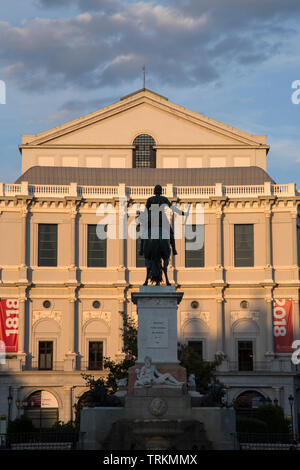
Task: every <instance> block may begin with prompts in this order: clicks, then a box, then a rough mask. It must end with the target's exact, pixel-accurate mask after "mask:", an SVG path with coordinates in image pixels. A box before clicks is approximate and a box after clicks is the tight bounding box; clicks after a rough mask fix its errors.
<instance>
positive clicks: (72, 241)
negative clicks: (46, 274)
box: [69, 203, 77, 284]
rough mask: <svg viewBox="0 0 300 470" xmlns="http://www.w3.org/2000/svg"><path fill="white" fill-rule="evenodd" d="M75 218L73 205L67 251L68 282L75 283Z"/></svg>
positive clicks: (75, 209)
mask: <svg viewBox="0 0 300 470" xmlns="http://www.w3.org/2000/svg"><path fill="white" fill-rule="evenodd" d="M76 217H77V207H76V204H75V203H74V204H73V205H72V208H71V212H70V232H71V233H70V248H69V249H70V251H69V282H70V283H73V284H74V283H76V282H77V279H76V271H77V269H76Z"/></svg>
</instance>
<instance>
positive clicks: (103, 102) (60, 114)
mask: <svg viewBox="0 0 300 470" xmlns="http://www.w3.org/2000/svg"><path fill="white" fill-rule="evenodd" d="M119 99H120V97H119V96H106V97H105V98H102V99H81V100H79V99H72V100H68V101H66V102H65V103H64V104H63V105H62V106H61V107H60V108H59V109H58V111H57V112H55V113H54V114H52V115H51V116H50V117H49V118H48V122H49V124H54V123H61V122H63V121H65V120H69V119H73V118H77V117H78V116H83V115H84V114H88V113H92V112H93V111H97V110H98V109H101V108H103V107H104V106H108V105H110V104H112V103H114V102H115V101H118V100H119Z"/></svg>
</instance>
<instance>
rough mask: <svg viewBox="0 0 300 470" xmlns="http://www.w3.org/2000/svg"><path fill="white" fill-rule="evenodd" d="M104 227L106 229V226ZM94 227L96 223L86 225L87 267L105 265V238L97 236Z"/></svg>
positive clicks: (101, 266)
mask: <svg viewBox="0 0 300 470" xmlns="http://www.w3.org/2000/svg"><path fill="white" fill-rule="evenodd" d="M102 227H103V226H102ZM104 227H105V231H106V230H107V226H104ZM96 228H97V225H88V247H87V265H88V267H89V268H103V267H105V266H106V250H107V239H106V238H105V239H104V240H103V239H100V238H98V236H97V233H96Z"/></svg>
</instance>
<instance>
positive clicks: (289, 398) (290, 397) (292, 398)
mask: <svg viewBox="0 0 300 470" xmlns="http://www.w3.org/2000/svg"><path fill="white" fill-rule="evenodd" d="M288 400H289V404H290V407H291V423H292V433H293V439H294V437H295V433H294V417H293V405H294V397H293V395H289V397H288Z"/></svg>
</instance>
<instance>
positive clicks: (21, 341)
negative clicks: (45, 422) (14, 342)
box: [18, 297, 26, 354]
mask: <svg viewBox="0 0 300 470" xmlns="http://www.w3.org/2000/svg"><path fill="white" fill-rule="evenodd" d="M25 305H26V297H21V298H20V299H19V331H18V354H23V353H25Z"/></svg>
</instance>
